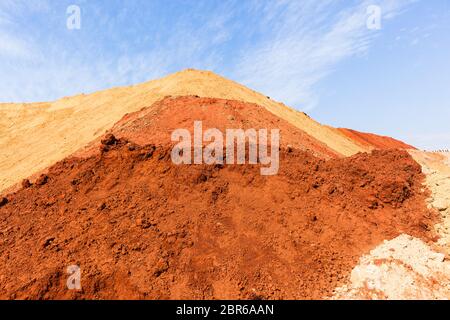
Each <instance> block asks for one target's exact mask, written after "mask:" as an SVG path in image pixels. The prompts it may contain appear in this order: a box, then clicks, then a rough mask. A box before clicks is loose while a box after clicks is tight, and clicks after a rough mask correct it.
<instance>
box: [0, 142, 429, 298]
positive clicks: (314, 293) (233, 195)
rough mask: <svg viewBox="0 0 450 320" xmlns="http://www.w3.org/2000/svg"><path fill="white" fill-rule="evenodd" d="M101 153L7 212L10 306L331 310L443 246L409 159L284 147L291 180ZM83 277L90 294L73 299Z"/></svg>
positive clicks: (130, 151) (3, 219)
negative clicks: (42, 302)
mask: <svg viewBox="0 0 450 320" xmlns="http://www.w3.org/2000/svg"><path fill="white" fill-rule="evenodd" d="M148 142H149V143H151V142H152V140H149V141H148ZM158 143H159V142H158ZM100 149H101V151H100V152H97V153H94V154H91V155H90V156H89V157H87V158H75V157H73V158H67V159H65V160H63V161H61V162H58V163H57V164H55V165H53V166H52V167H51V168H50V169H49V170H48V173H47V174H46V175H43V176H41V177H39V178H38V179H37V180H36V181H32V183H31V184H30V183H28V181H25V182H24V183H23V187H22V188H21V189H20V190H18V191H17V192H15V193H12V194H9V195H7V196H6V197H5V198H3V199H0V298H4V299H14V298H15V299H67V298H68V299H85V298H95V299H98V298H102V299H104V298H112V299H125V298H128V299H129V298H142V299H179V298H186V299H205V298H216V299H258V298H260V299H320V298H326V297H329V296H331V295H332V293H333V289H334V288H335V287H337V286H339V285H341V284H343V283H344V281H345V279H346V278H347V277H348V275H349V274H350V272H351V270H352V269H353V267H354V266H355V265H356V263H357V262H358V259H359V258H360V256H361V255H362V254H364V253H366V252H368V251H369V250H370V249H372V248H374V247H375V246H377V245H378V244H379V243H381V242H382V241H383V240H385V239H393V238H395V237H397V236H398V235H400V234H402V233H406V234H409V235H412V236H414V237H418V238H421V239H423V240H424V241H431V240H436V238H435V233H434V231H433V225H434V224H435V222H436V219H437V217H436V214H435V213H433V212H432V211H430V210H428V209H427V208H426V207H425V199H426V197H427V196H428V194H427V193H426V192H423V190H421V188H422V182H423V180H424V176H423V174H422V173H421V169H420V166H419V165H418V164H417V163H416V162H415V161H414V160H413V159H412V158H411V156H410V155H409V154H408V153H407V152H405V151H399V150H391V151H373V152H372V153H371V154H357V155H355V156H352V157H349V158H344V159H330V160H323V159H319V158H317V157H315V156H313V155H312V154H311V153H310V152H306V151H302V150H299V149H296V148H284V147H282V150H281V153H280V171H279V174H278V175H275V176H261V175H260V171H259V165H224V166H222V165H211V166H208V165H196V166H194V165H181V166H176V165H174V164H173V163H172V161H171V159H170V150H171V145H169V144H161V145H156V146H155V145H146V146H139V145H137V144H135V143H133V142H129V141H127V140H125V139H121V140H115V139H112V138H111V137H110V139H109V140H104V141H103V143H102V144H101V146H100ZM73 264H77V265H79V266H80V267H81V285H82V290H81V291H74V290H68V289H67V288H66V280H67V277H68V274H66V268H67V267H68V266H69V265H73Z"/></svg>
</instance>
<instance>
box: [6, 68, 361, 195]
mask: <svg viewBox="0 0 450 320" xmlns="http://www.w3.org/2000/svg"><path fill="white" fill-rule="evenodd" d="M167 95H173V96H178V95H199V96H205V97H216V98H227V99H235V100H241V101H247V102H252V103H256V104H258V105H261V106H264V107H265V108H267V109H268V110H269V111H271V112H272V113H274V114H275V115H277V116H279V117H281V118H283V119H285V120H286V121H288V122H290V123H291V124H292V125H294V126H296V127H298V128H300V129H302V130H303V131H305V132H306V133H307V134H309V135H311V136H312V137H314V138H315V139H317V140H319V141H322V142H323V143H325V144H326V145H328V147H330V148H331V149H333V150H334V151H336V152H338V153H340V154H342V155H346V156H347V155H352V154H355V153H357V152H359V151H366V150H367V148H364V147H363V146H361V145H360V144H357V143H356V142H353V141H352V140H351V139H349V138H347V137H345V136H344V135H343V134H340V133H339V132H338V130H337V129H334V128H331V127H328V126H323V125H321V124H319V123H317V122H316V121H314V120H312V119H311V118H309V117H308V116H307V115H305V114H304V113H301V112H297V111H295V110H293V109H291V108H289V107H287V106H285V105H283V104H280V103H277V102H275V101H273V100H271V99H269V98H267V97H266V96H264V95H262V94H259V93H257V92H255V91H252V90H250V89H248V88H246V87H244V86H241V85H239V84H237V83H235V82H233V81H230V80H227V79H225V78H222V77H220V76H218V75H216V74H214V73H212V72H207V71H197V70H185V71H181V72H178V73H175V74H172V75H169V76H167V77H165V78H162V79H159V80H154V81H150V82H147V83H143V84H140V85H135V86H130V87H122V88H113V89H109V90H105V91H101V92H96V93H93V94H89V95H77V96H73V97H67V98H63V99H60V100H57V101H55V102H49V103H33V104H0V148H1V150H2V152H1V153H0V191H1V190H5V189H6V188H8V187H10V186H12V185H13V184H15V183H17V182H19V181H21V179H24V178H26V177H29V176H30V175H32V174H33V173H36V172H39V171H41V170H43V169H45V168H47V167H49V166H50V165H52V164H53V163H55V162H56V161H58V160H61V159H63V158H64V157H66V156H68V155H70V154H72V153H73V152H75V151H77V150H78V149H79V148H81V147H83V146H85V145H86V144H87V143H89V142H90V141H92V140H93V139H95V138H98V137H99V136H100V135H102V134H103V133H104V132H105V130H107V129H109V128H111V127H112V126H113V125H114V123H116V122H117V121H119V120H120V119H121V118H122V117H123V116H124V115H125V114H126V113H130V112H134V111H137V110H140V109H141V108H142V107H147V106H150V105H152V104H153V103H154V102H156V101H157V100H160V99H162V98H163V97H165V96H167Z"/></svg>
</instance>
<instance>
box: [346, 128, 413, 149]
mask: <svg viewBox="0 0 450 320" xmlns="http://www.w3.org/2000/svg"><path fill="white" fill-rule="evenodd" d="M338 130H339V131H341V132H342V133H343V134H345V135H346V136H347V137H349V138H350V139H352V140H354V141H356V142H358V143H360V144H362V145H363V146H368V147H373V148H375V149H380V150H388V149H416V148H415V147H413V146H410V145H409V144H406V143H404V142H402V141H400V140H396V139H394V138H391V137H386V136H379V135H376V134H373V133H365V132H359V131H356V130H352V129H346V128H339V129H338Z"/></svg>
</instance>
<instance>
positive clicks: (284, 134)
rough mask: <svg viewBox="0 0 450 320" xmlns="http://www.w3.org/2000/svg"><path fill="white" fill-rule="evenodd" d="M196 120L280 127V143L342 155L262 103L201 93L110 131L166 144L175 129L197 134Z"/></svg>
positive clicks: (134, 116) (210, 124)
mask: <svg viewBox="0 0 450 320" xmlns="http://www.w3.org/2000/svg"><path fill="white" fill-rule="evenodd" d="M194 120H195V121H202V123H203V130H206V129H208V128H217V129H219V130H221V131H222V132H225V129H227V128H230V129H240V128H242V129H249V128H253V129H256V130H259V129H263V128H265V129H268V130H270V129H280V135H281V141H280V144H281V145H282V146H284V147H287V146H291V147H295V148H298V149H300V150H304V151H308V152H311V153H312V154H313V155H315V156H317V157H320V158H325V159H329V158H335V157H339V156H340V155H339V154H338V153H336V152H335V151H334V150H332V149H330V148H329V147H328V146H327V145H326V144H324V143H323V142H321V141H318V140H317V139H315V138H313V137H311V136H309V135H308V134H306V133H305V132H304V131H302V130H300V129H298V128H297V127H295V126H293V125H291V124H290V123H288V122H287V121H286V120H283V119H281V118H278V117H277V116H275V115H274V114H272V113H271V112H269V111H267V110H266V109H265V108H263V107H261V106H258V105H256V104H253V103H246V102H242V101H234V100H225V99H216V98H200V97H197V96H186V97H176V98H173V97H166V98H165V99H163V100H161V101H159V102H157V103H155V104H153V105H152V106H151V107H148V108H143V109H142V110H141V111H138V112H134V113H131V114H127V115H125V116H124V117H123V118H122V119H121V120H120V121H119V122H118V123H117V124H115V125H114V127H113V128H112V129H111V130H109V132H110V133H113V134H114V135H115V136H116V137H118V138H127V139H129V140H132V141H134V142H135V143H138V144H143V145H144V144H147V143H149V141H151V142H152V143H162V144H166V143H171V141H170V136H171V133H172V131H173V130H175V129H179V128H185V129H188V130H189V131H190V132H191V134H193V127H194ZM98 142H99V141H94V142H93V143H92V144H91V145H90V146H89V147H90V148H89V147H88V148H85V150H83V151H82V152H80V153H79V155H84V156H85V155H88V154H93V152H92V151H96V149H97V148H96V146H97V144H98ZM86 149H88V150H89V151H87V150H86Z"/></svg>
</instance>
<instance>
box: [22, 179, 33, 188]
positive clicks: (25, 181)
mask: <svg viewBox="0 0 450 320" xmlns="http://www.w3.org/2000/svg"><path fill="white" fill-rule="evenodd" d="M29 187H31V182H30V180H28V179H23V180H22V188H23V189H26V188H29Z"/></svg>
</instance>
